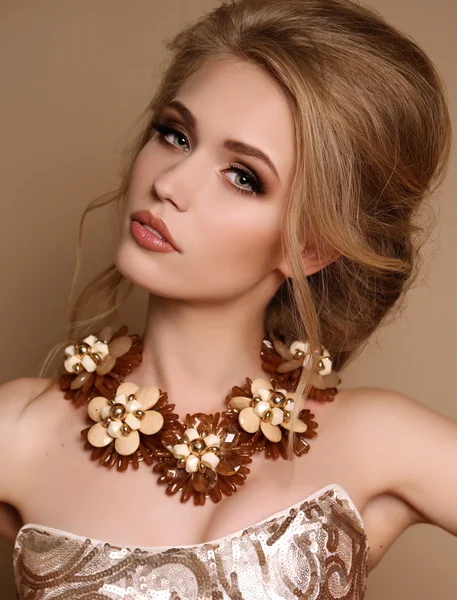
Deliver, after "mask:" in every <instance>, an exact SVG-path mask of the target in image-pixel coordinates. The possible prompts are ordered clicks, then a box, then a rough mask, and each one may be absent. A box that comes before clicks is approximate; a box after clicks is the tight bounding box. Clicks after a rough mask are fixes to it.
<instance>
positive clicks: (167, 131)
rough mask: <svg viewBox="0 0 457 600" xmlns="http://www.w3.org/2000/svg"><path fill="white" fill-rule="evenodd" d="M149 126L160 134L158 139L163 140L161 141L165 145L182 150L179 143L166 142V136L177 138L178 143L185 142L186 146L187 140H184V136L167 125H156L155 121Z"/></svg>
mask: <svg viewBox="0 0 457 600" xmlns="http://www.w3.org/2000/svg"><path fill="white" fill-rule="evenodd" d="M151 126H152V128H153V129H155V130H156V131H157V132H158V133H160V138H161V139H163V140H165V142H166V143H167V144H171V145H172V146H178V148H182V145H181V144H180V143H178V144H175V143H173V142H169V141H168V140H167V136H168V135H171V136H172V137H173V136H177V137H178V138H179V140H180V142H182V141H183V140H185V142H184V143H185V144H187V138H186V136H185V135H184V134H183V133H182V132H181V131H178V130H177V129H173V128H172V127H169V126H168V125H164V124H162V123H158V122H156V121H154V122H153V123H151ZM186 152H187V151H186Z"/></svg>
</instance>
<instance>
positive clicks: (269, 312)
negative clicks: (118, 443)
mask: <svg viewBox="0 0 457 600" xmlns="http://www.w3.org/2000/svg"><path fill="white" fill-rule="evenodd" d="M166 45H167V48H168V50H170V51H171V53H172V56H171V59H170V62H169V65H168V66H167V69H166V71H165V73H164V75H163V78H162V80H161V82H160V84H159V86H158V89H157V91H156V93H155V95H154V97H153V98H152V100H151V102H150V104H149V105H148V107H147V109H146V111H145V113H144V117H145V126H144V127H143V130H142V132H141V134H140V135H139V136H138V138H137V139H136V140H135V141H134V144H133V146H132V149H131V153H130V158H129V161H128V164H126V167H125V170H124V172H123V173H122V180H121V182H120V186H119V188H118V189H117V190H115V191H114V192H110V193H108V194H107V195H105V196H102V197H101V198H97V199H96V200H95V201H94V202H92V203H91V204H90V205H89V206H88V208H87V209H86V211H85V212H84V214H83V217H82V219H81V229H80V233H81V232H82V227H83V225H84V220H85V218H86V216H87V215H88V214H89V213H90V212H91V211H92V210H94V209H97V208H99V207H102V206H105V205H112V206H113V207H114V208H115V209H116V210H117V209H119V208H120V207H121V206H122V203H123V201H124V199H125V197H126V194H127V189H128V185H129V181H130V176H131V172H132V167H133V163H134V161H135V159H136V157H137V156H138V154H139V152H140V151H141V149H142V148H143V147H144V145H145V144H146V143H147V141H148V140H149V139H150V136H151V132H152V129H151V125H150V123H151V121H153V120H154V119H157V118H158V116H160V113H161V111H162V108H163V107H164V105H165V104H166V103H167V102H169V101H170V100H171V99H172V98H173V97H175V95H176V94H177V92H178V91H179V88H180V86H181V84H182V82H183V81H185V80H186V79H187V78H188V77H189V76H190V75H192V73H194V72H195V71H197V69H199V68H200V67H201V66H202V65H203V64H205V63H206V62H208V61H209V60H214V59H216V60H217V59H221V58H230V57H234V58H236V59H241V60H244V61H249V62H251V63H254V64H255V65H258V66H259V67H261V68H262V69H264V70H265V71H266V72H267V73H268V74H269V75H270V76H271V77H272V78H273V79H274V80H275V81H276V82H277V83H278V84H279V86H280V87H281V89H282V90H283V91H284V93H285V95H286V98H287V100H288V102H289V104H290V108H291V111H292V113H293V118H294V121H295V125H296V157H297V168H296V173H295V177H294V180H293V183H292V187H291V190H290V197H289V198H288V203H287V207H286V210H285V211H284V220H283V223H282V227H283V244H284V250H285V252H287V253H288V254H289V255H290V258H291V264H292V268H293V278H292V279H290V280H289V279H287V280H286V281H284V283H283V284H282V285H281V286H280V287H279V289H278V290H277V292H276V294H275V295H274V297H273V298H272V299H271V301H270V303H269V304H268V306H267V309H266V312H265V328H266V331H267V332H268V333H270V334H273V335H275V336H277V337H280V338H282V339H283V341H285V343H291V342H292V341H294V340H298V339H306V340H308V341H309V343H310V345H311V350H312V351H313V353H314V361H315V362H314V365H315V366H316V364H317V360H318V358H319V357H318V354H319V349H320V348H321V346H324V347H325V348H327V349H328V350H329V351H330V354H331V356H332V359H333V366H334V368H335V369H337V370H341V369H342V367H343V366H345V365H346V364H347V363H348V361H349V360H350V359H351V358H352V357H353V356H354V354H355V352H356V350H358V349H361V348H362V344H363V343H364V342H365V341H366V340H367V339H368V338H369V336H370V335H371V334H372V333H373V332H374V331H375V330H376V329H377V328H378V327H379V326H380V325H381V323H382V324H385V323H386V322H387V315H388V314H392V309H393V307H394V305H396V306H397V307H399V306H400V302H399V300H400V299H401V298H402V297H403V296H404V294H405V293H406V291H407V289H408V288H409V287H410V286H411V285H412V283H413V281H414V280H415V278H416V276H417V272H418V264H419V250H420V248H421V246H422V245H423V243H424V242H425V241H426V239H427V237H428V235H429V232H428V230H427V227H426V224H425V222H424V223H422V224H419V221H418V220H417V218H418V215H419V213H418V209H419V207H420V206H422V205H423V204H424V203H423V200H424V198H425V197H426V196H428V195H429V194H431V192H433V191H434V190H435V189H436V187H437V186H438V185H439V184H440V183H441V181H442V179H443V177H444V174H445V170H446V165H447V162H448V158H449V154H450V145H451V124H450V117H449V113H448V107H447V99H446V93H445V88H444V84H443V82H442V81H441V79H440V76H439V74H438V73H437V71H436V69H435V67H434V66H433V64H432V62H431V61H430V59H429V58H428V57H427V55H426V54H425V53H424V51H423V50H422V49H421V48H420V47H419V46H418V45H417V43H415V42H414V41H413V40H412V39H411V38H410V37H408V36H407V35H406V34H404V33H402V32H400V31H399V30H398V29H396V28H395V27H393V26H392V25H389V24H388V23H386V21H385V20H384V19H383V18H382V17H381V16H380V15H379V14H378V13H376V12H375V11H374V10H372V9H369V8H366V7H363V6H360V5H358V4H355V3H354V2H351V1H349V0H281V2H278V1H277V0H238V1H236V0H235V1H228V2H227V1H226V2H222V3H221V4H220V6H218V7H216V8H215V9H213V10H212V11H211V12H209V13H207V14H205V15H203V16H202V17H201V18H200V19H198V20H197V21H196V22H194V23H192V24H190V25H187V26H186V27H185V28H184V29H183V30H181V31H180V32H179V33H178V34H177V35H176V36H175V37H174V38H173V39H171V40H170V41H168V42H167V44H166ZM431 215H432V213H431V212H430V211H429V216H431ZM433 225H434V223H433V222H432V223H431V226H432V227H433ZM304 240H306V245H307V248H308V249H309V250H310V251H314V252H316V254H317V255H318V256H328V255H329V253H330V255H332V254H333V253H335V255H339V256H338V258H337V259H335V260H333V261H332V262H330V264H328V265H327V266H326V267H325V268H323V269H322V270H320V271H319V272H317V273H315V274H313V275H311V276H308V277H307V276H306V275H305V272H304V268H303V262H302V243H303V241H304ZM79 252H80V248H79V249H78V263H77V268H76V271H75V277H74V281H73V284H74V283H75V280H76V276H77V273H78V270H79ZM124 288H126V289H124ZM130 289H131V284H130V283H128V282H126V280H125V278H124V277H123V276H122V275H121V274H120V273H119V272H118V270H117V268H116V267H115V265H114V264H113V265H110V266H108V267H107V268H106V269H105V270H104V271H103V273H101V274H100V275H97V277H95V278H94V279H93V280H92V281H90V282H89V284H88V285H87V286H86V287H85V289H84V290H83V291H82V293H81V294H80V296H79V297H78V298H77V300H76V302H75V303H74V304H73V307H72V314H71V318H70V331H69V333H70V335H69V338H73V337H74V333H75V330H76V329H77V328H79V327H82V326H87V325H90V326H92V327H93V326H94V324H97V323H101V321H102V320H105V319H106V318H108V317H110V316H112V315H113V313H115V312H116V311H117V310H118V308H119V307H120V306H121V304H122V303H123V301H124V298H125V297H126V294H128V292H129V291H130ZM91 305H93V306H94V308H93V309H91V310H92V315H95V316H91V317H89V318H87V319H85V320H83V319H82V318H81V315H82V313H83V312H84V311H88V312H89V313H90V310H89V307H90V306H91ZM297 391H298V393H299V395H300V396H301V397H305V398H306V394H307V392H308V391H309V384H308V378H307V371H306V370H304V371H303V375H302V377H301V379H300V382H299V385H298V388H297ZM299 408H300V407H297V410H299Z"/></svg>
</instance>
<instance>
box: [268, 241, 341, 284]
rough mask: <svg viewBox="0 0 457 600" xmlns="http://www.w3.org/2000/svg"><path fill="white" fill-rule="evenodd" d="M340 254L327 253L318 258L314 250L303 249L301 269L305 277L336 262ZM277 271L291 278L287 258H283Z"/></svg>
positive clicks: (290, 267) (291, 274)
mask: <svg viewBox="0 0 457 600" xmlns="http://www.w3.org/2000/svg"><path fill="white" fill-rule="evenodd" d="M339 256H341V254H340V253H339V252H336V251H331V252H330V251H329V252H328V253H326V254H321V255H320V256H318V254H317V251H316V250H315V248H309V247H308V248H305V249H304V250H303V252H302V258H303V267H304V270H305V274H306V276H308V275H312V274H313V273H317V272H318V271H320V270H321V269H323V268H324V267H326V266H327V265H329V264H330V263H331V262H333V261H334V260H336V259H337V258H338V257H339ZM278 269H279V270H280V271H281V273H282V274H283V275H284V277H286V278H290V277H293V273H292V266H291V264H290V259H289V257H288V256H287V257H283V259H282V261H281V264H280V265H279V266H278Z"/></svg>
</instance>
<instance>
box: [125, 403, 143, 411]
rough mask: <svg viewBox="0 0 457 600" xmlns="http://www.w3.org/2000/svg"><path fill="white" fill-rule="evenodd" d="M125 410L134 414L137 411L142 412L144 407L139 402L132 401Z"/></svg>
mask: <svg viewBox="0 0 457 600" xmlns="http://www.w3.org/2000/svg"><path fill="white" fill-rule="evenodd" d="M125 408H126V409H127V412H129V413H134V412H136V411H137V410H142V409H143V405H142V404H141V402H138V400H132V401H131V402H127V406H126V407H125Z"/></svg>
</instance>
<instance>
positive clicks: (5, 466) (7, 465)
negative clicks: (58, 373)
mask: <svg viewBox="0 0 457 600" xmlns="http://www.w3.org/2000/svg"><path fill="white" fill-rule="evenodd" d="M54 389H55V386H54V382H53V381H52V380H51V379H42V378H34V377H22V378H19V379H13V380H11V381H7V382H6V383H3V384H2V385H0V411H1V414H2V418H1V419H0V454H1V456H8V461H0V482H1V485H0V502H8V501H9V496H10V491H11V486H12V485H13V484H14V480H15V478H16V476H17V472H18V471H17V467H18V466H19V464H18V463H19V461H20V460H21V436H18V431H19V430H20V428H21V426H22V421H23V418H24V414H25V413H26V412H27V410H28V409H29V407H30V406H31V405H32V403H33V402H34V401H35V400H36V399H37V398H39V397H41V396H43V395H46V394H47V393H49V392H51V391H52V390H54Z"/></svg>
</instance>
